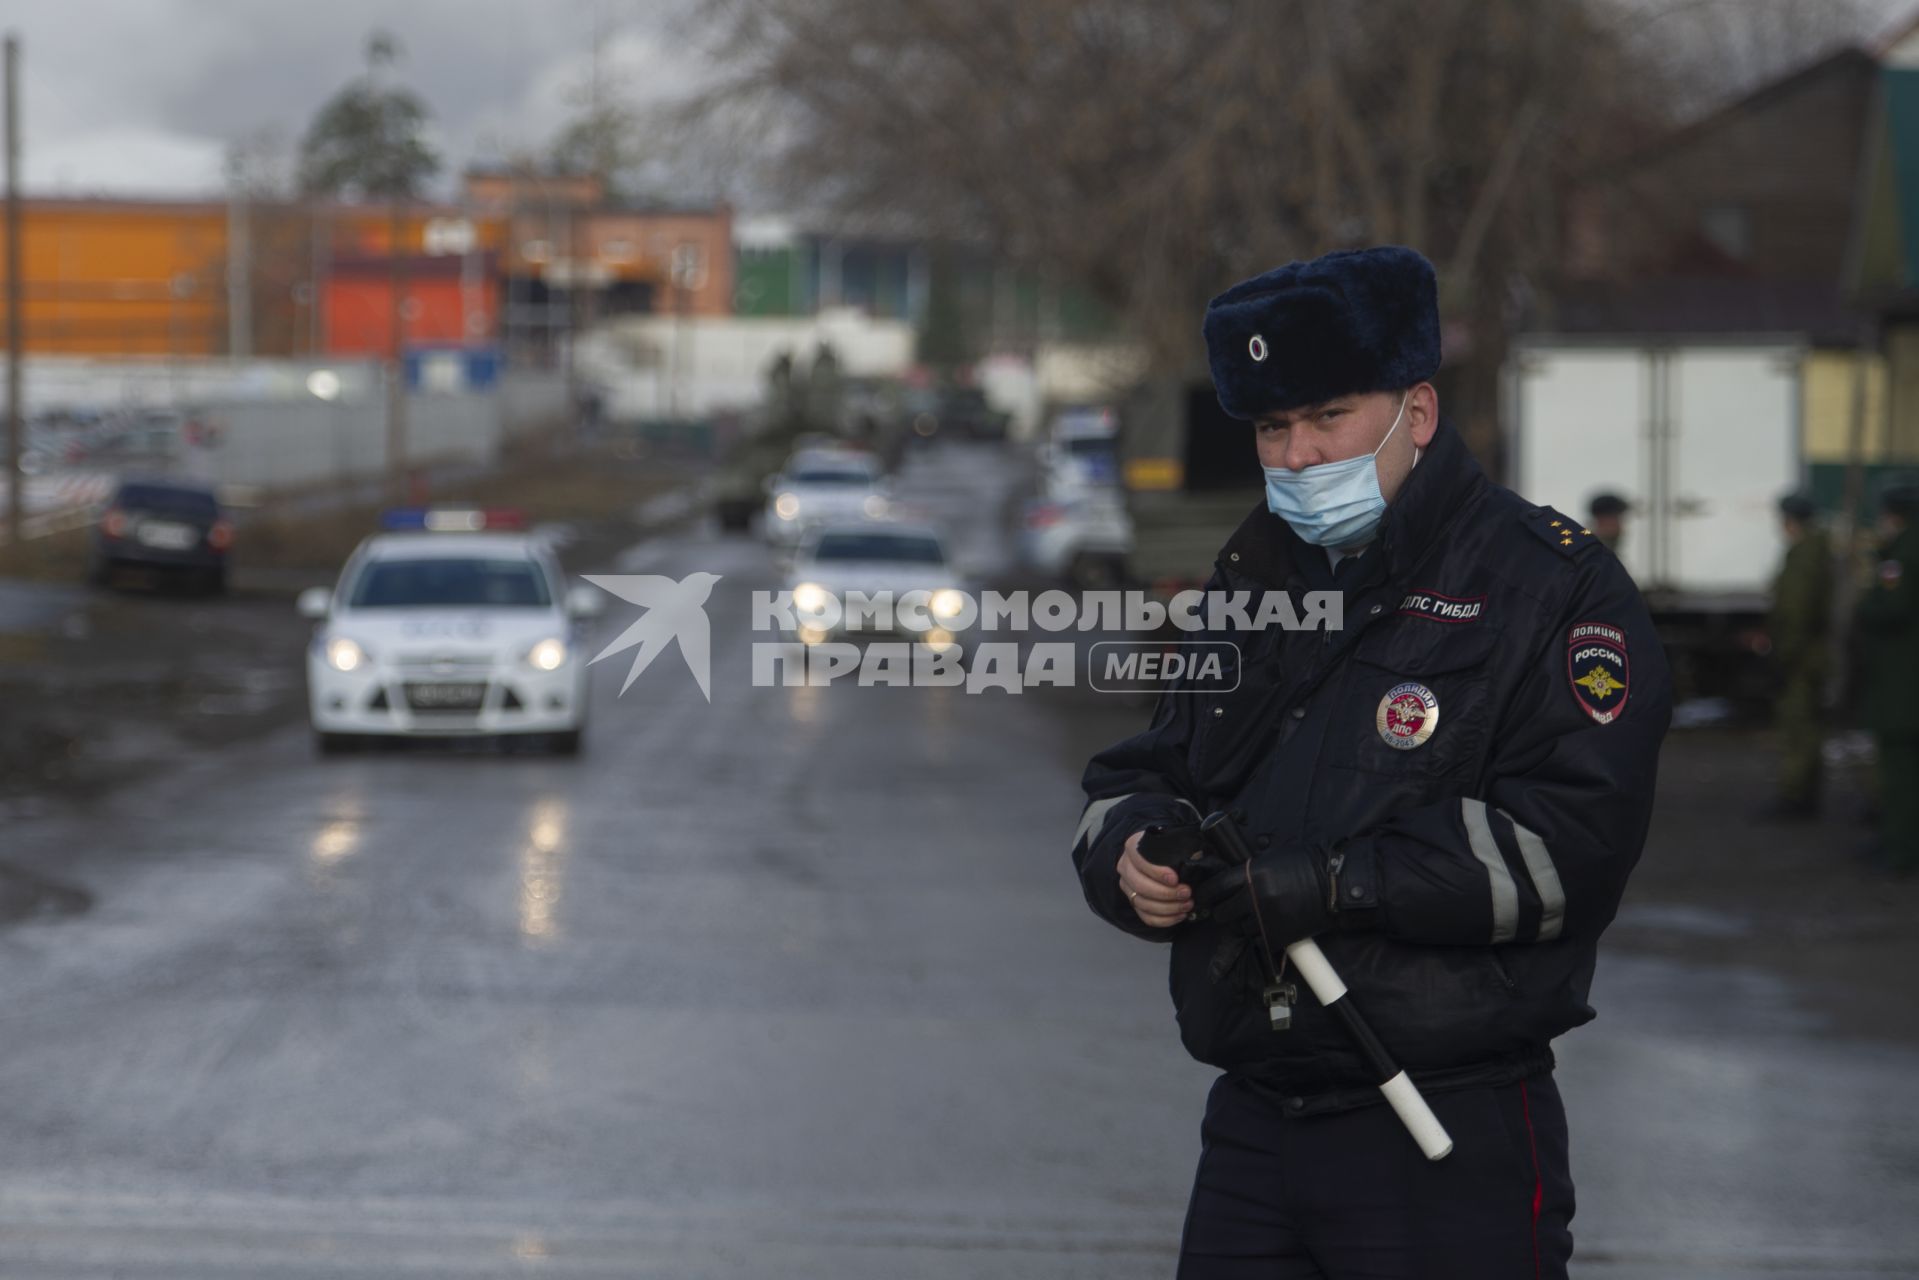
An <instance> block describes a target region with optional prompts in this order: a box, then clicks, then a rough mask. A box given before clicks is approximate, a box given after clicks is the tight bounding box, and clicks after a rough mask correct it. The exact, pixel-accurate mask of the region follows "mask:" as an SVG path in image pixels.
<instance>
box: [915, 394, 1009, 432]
mask: <svg viewBox="0 0 1919 1280" xmlns="http://www.w3.org/2000/svg"><path fill="white" fill-rule="evenodd" d="M904 407H905V411H906V419H907V424H908V426H910V427H911V428H912V432H913V434H914V435H916V436H918V437H919V438H920V439H922V440H930V439H932V438H933V437H934V436H936V435H941V434H944V435H945V436H946V437H947V438H948V439H962V440H1004V439H1005V438H1006V423H1007V418H1008V416H1009V415H1007V414H1004V413H1001V412H999V411H998V410H997V409H995V408H993V407H992V405H990V404H988V403H987V400H986V393H985V392H984V391H981V390H979V389H978V388H977V387H947V388H945V389H943V390H932V389H920V390H916V391H913V392H911V393H909V394H908V396H907V397H906V403H905V406H904Z"/></svg>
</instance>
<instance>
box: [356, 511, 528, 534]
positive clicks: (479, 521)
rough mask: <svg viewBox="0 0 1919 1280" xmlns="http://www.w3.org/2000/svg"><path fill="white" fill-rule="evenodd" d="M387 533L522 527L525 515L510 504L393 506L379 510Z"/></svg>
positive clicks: (469, 530)
mask: <svg viewBox="0 0 1919 1280" xmlns="http://www.w3.org/2000/svg"><path fill="white" fill-rule="evenodd" d="M380 527H381V528H382V529H385V530H387V531H388V532H390V533H395V532H406V531H409V530H424V531H425V532H427V533H478V532H480V531H481V530H483V529H524V528H526V515H525V513H524V512H522V511H519V510H518V509H516V508H513V507H394V508H392V509H390V510H387V511H383V512H381V513H380Z"/></svg>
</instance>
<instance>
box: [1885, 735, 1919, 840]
mask: <svg viewBox="0 0 1919 1280" xmlns="http://www.w3.org/2000/svg"><path fill="white" fill-rule="evenodd" d="M1879 839H1880V841H1881V842H1882V843H1883V844H1884V845H1885V847H1886V848H1885V853H1886V864H1887V865H1888V866H1890V867H1891V868H1892V869H1893V870H1894V871H1899V872H1905V873H1910V872H1914V871H1919V738H1915V737H1911V736H1909V735H1906V734H1901V735H1899V736H1897V737H1894V736H1892V735H1891V734H1884V733H1882V734H1880V735H1879Z"/></svg>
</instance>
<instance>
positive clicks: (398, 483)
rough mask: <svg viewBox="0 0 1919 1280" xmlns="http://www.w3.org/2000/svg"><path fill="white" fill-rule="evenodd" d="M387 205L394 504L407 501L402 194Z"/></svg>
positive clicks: (389, 452) (390, 487)
mask: <svg viewBox="0 0 1919 1280" xmlns="http://www.w3.org/2000/svg"><path fill="white" fill-rule="evenodd" d="M390 200H391V203H389V204H388V206H387V208H388V210H389V211H390V212H389V223H388V228H387V292H388V293H389V294H391V295H392V296H391V297H390V298H389V300H388V301H389V303H390V304H391V308H390V317H389V318H390V321H391V328H392V343H391V346H390V349H389V351H388V356H387V377H386V485H387V496H388V498H389V499H390V500H392V501H393V502H395V503H401V502H406V501H408V500H409V495H408V494H407V483H406V265H405V263H406V259H405V252H404V250H405V246H404V245H403V244H402V243H401V241H402V240H404V239H405V236H406V211H405V207H404V204H403V202H402V201H403V197H401V195H400V193H399V192H397V191H396V192H394V193H393V195H392V196H391V197H390Z"/></svg>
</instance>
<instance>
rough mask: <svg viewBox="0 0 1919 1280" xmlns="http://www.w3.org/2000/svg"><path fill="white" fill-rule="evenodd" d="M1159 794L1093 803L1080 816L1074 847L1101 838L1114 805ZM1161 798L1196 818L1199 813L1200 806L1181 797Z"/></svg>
mask: <svg viewBox="0 0 1919 1280" xmlns="http://www.w3.org/2000/svg"><path fill="white" fill-rule="evenodd" d="M1157 794H1158V793H1155V792H1147V791H1134V792H1131V793H1130V794H1128V795H1123V796H1109V797H1108V798H1106V799H1104V800H1094V801H1092V802H1091V803H1090V804H1088V805H1087V806H1086V812H1084V813H1082V814H1081V815H1080V818H1079V830H1077V831H1075V832H1073V847H1074V848H1075V849H1077V848H1079V846H1080V842H1081V841H1082V840H1097V839H1098V838H1099V833H1100V828H1102V827H1104V826H1105V825H1106V815H1107V814H1109V813H1111V812H1112V811H1113V806H1114V805H1116V804H1119V803H1121V802H1122V801H1125V800H1131V799H1132V798H1133V797H1134V796H1141V795H1157ZM1159 798H1160V799H1164V800H1171V801H1173V802H1174V803H1176V804H1183V805H1185V806H1186V807H1187V808H1188V809H1191V810H1192V811H1193V813H1194V814H1195V815H1196V816H1197V815H1198V813H1199V806H1197V805H1195V804H1194V803H1193V802H1192V801H1190V800H1187V799H1185V798H1183V797H1181V796H1159Z"/></svg>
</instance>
